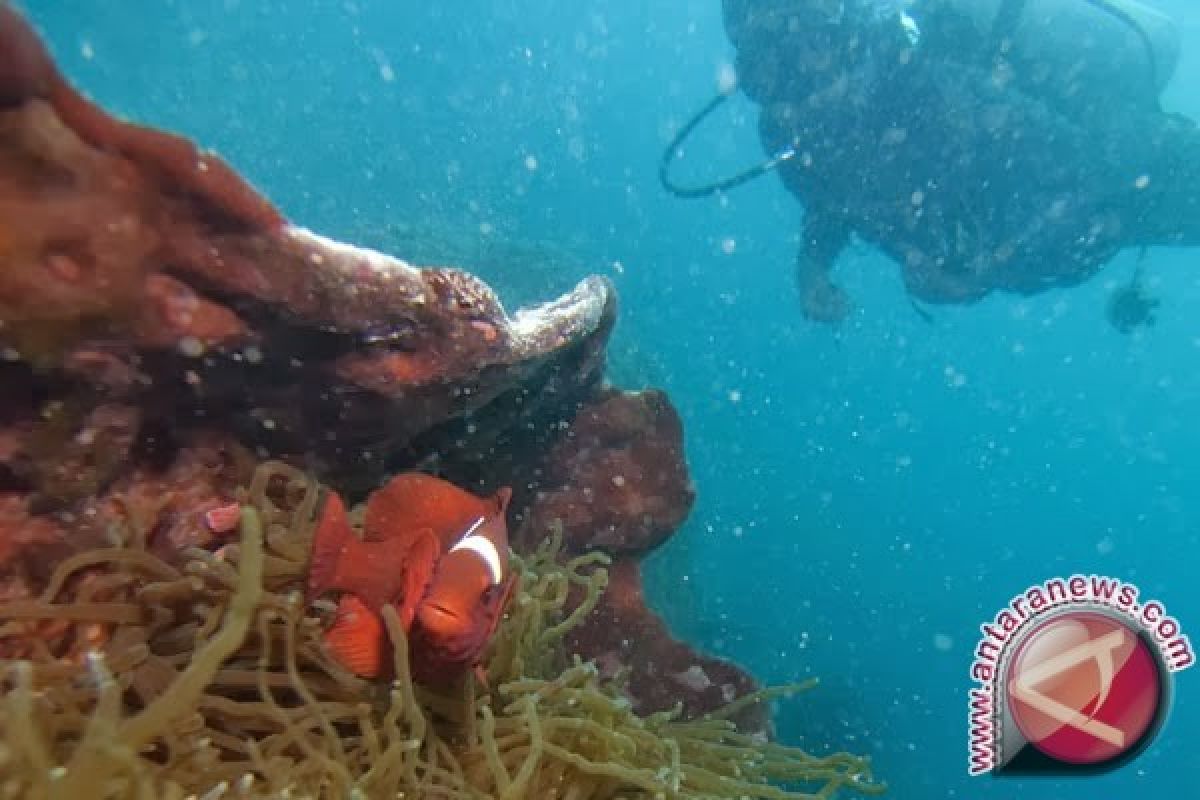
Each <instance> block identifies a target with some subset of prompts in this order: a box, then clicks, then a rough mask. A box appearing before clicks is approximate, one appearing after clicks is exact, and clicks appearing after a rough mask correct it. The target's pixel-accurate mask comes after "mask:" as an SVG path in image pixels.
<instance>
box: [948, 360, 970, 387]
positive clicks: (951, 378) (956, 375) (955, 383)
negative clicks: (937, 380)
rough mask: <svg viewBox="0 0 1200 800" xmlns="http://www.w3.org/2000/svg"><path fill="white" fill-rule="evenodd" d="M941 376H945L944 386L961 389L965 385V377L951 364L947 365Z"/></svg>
mask: <svg viewBox="0 0 1200 800" xmlns="http://www.w3.org/2000/svg"><path fill="white" fill-rule="evenodd" d="M942 374H944V375H945V376H946V385H947V386H949V387H950V388H952V389H961V388H962V387H963V386H966V385H967V376H966V375H964V374H962V373H961V372H959V371H958V370H957V369H955V368H954V365H953V364H947V365H946V368H945V369H944V370H942Z"/></svg>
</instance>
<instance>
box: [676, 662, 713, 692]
mask: <svg viewBox="0 0 1200 800" xmlns="http://www.w3.org/2000/svg"><path fill="white" fill-rule="evenodd" d="M671 679H672V680H673V681H675V682H676V683H678V684H679V685H680V686H683V687H684V688H686V689H689V690H690V691H693V692H703V691H704V690H705V689H707V688H708V687H710V686H712V685H713V684H712V680H711V679H710V678H709V677H708V673H707V672H705V671H704V667H701V666H700V665H699V664H693V665H692V666H690V667H688V668H687V669H685V670H683V671H682V672H677V673H675V674H674V675H672V676H671Z"/></svg>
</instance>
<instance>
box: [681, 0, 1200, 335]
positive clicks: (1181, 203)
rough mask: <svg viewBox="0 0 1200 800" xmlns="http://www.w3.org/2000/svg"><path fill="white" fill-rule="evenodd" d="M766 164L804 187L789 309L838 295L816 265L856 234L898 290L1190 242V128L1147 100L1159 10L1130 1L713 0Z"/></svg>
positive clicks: (1079, 267)
mask: <svg viewBox="0 0 1200 800" xmlns="http://www.w3.org/2000/svg"><path fill="white" fill-rule="evenodd" d="M724 16H725V25H726V29H727V32H728V34H729V37H730V39H731V40H732V42H733V44H734V46H735V48H736V50H737V56H736V64H735V66H736V71H737V77H738V88H740V89H741V90H742V91H743V92H745V94H746V95H747V96H748V97H749V98H750V99H751V100H752V101H754V102H755V103H757V104H758V105H759V106H760V109H761V113H760V119H759V134H760V138H761V140H762V142H763V145H764V147H765V149H766V150H767V152H769V153H771V154H773V155H772V156H771V157H770V158H769V159H768V160H767V161H766V162H764V163H762V164H760V165H758V166H756V167H754V168H752V169H749V170H746V171H745V172H743V173H740V174H738V175H735V176H733V177H732V178H729V179H726V180H723V181H720V182H718V183H714V184H710V185H707V186H701V187H680V186H678V185H676V184H675V183H674V182H673V181H671V180H670V177H669V168H670V164H671V162H672V161H673V160H674V159H675V157H676V155H677V153H678V150H679V145H680V144H681V142H682V140H683V139H684V138H685V137H686V136H687V135H688V134H689V133H690V132H691V131H692V130H693V129H694V128H695V127H696V126H697V125H698V124H699V123H700V121H701V120H702V119H704V117H705V116H707V115H708V114H709V113H711V112H712V111H713V110H714V109H715V108H717V107H718V106H719V105H720V104H721V102H722V100H723V98H724V96H723V95H721V96H718V97H717V98H715V99H714V100H713V101H712V102H711V103H709V104H708V105H707V106H705V108H704V109H703V110H702V111H701V112H700V113H699V114H698V115H696V116H695V117H693V118H692V120H691V121H690V122H689V123H688V124H687V125H685V126H684V127H683V129H682V130H681V131H680V132H679V134H678V135H677V136H676V138H675V139H674V140H673V141H672V142H671V143H670V145H669V146H668V147H667V150H666V152H664V154H663V159H662V161H661V163H660V178H661V179H662V181H663V184H664V185H665V186H666V187H667V188H668V189H670V190H671V191H673V192H674V193H676V194H678V195H681V196H687V197H696V196H704V195H708V194H712V193H715V192H719V191H725V190H728V189H730V188H732V187H733V186H736V185H738V184H739V183H742V182H744V181H747V180H750V179H751V178H754V177H757V176H758V175H761V174H763V173H765V172H768V171H771V170H777V171H778V172H779V174H780V177H781V178H782V180H783V183H784V185H785V186H786V187H787V189H788V190H789V191H790V192H791V193H792V194H794V195H795V196H796V197H797V198H798V199H799V200H800V201H801V203H802V204H803V206H804V209H805V216H804V222H803V230H802V238H801V246H800V252H799V254H798V256H797V275H798V278H799V284H800V292H801V298H802V305H803V310H804V313H805V315H806V316H807V317H809V318H810V319H814V320H818V321H822V322H829V323H835V322H838V321H840V320H842V319H843V318H844V317H845V316H846V315H847V313H848V312H849V311H850V308H851V301H850V299H849V298H848V297H847V295H846V294H845V292H844V291H843V290H842V289H841V288H840V287H839V286H837V284H836V283H835V282H834V281H833V279H832V276H831V273H832V271H833V268H834V265H835V262H836V259H837V257H838V255H839V253H840V252H841V251H842V250H843V249H844V248H845V246H846V245H847V243H848V242H849V240H850V237H851V236H852V235H855V236H858V237H859V238H861V239H862V240H865V241H867V242H870V243H871V244H873V245H874V246H876V247H878V248H879V249H880V250H882V251H883V252H884V253H886V254H887V255H888V256H890V257H891V258H892V259H893V260H895V261H896V262H897V263H899V264H900V266H901V269H902V272H903V276H904V281H905V284H906V286H907V288H908V292H909V294H910V296H911V297H913V298H916V299H919V300H923V301H927V302H931V303H969V302H973V301H976V300H978V299H980V298H982V297H983V296H985V295H986V294H988V293H989V292H992V291H994V290H1005V291H1011V292H1018V293H1023V294H1032V293H1035V292H1038V291H1042V290H1044V289H1047V288H1051V287H1060V286H1071V285H1075V284H1078V283H1080V282H1082V281H1084V280H1086V279H1087V278H1089V277H1090V276H1092V275H1093V274H1095V273H1096V272H1097V271H1098V270H1099V269H1100V268H1101V267H1102V266H1103V265H1104V264H1105V262H1107V261H1108V260H1109V259H1110V258H1112V257H1113V256H1114V255H1115V254H1116V253H1117V252H1118V251H1119V250H1121V249H1122V248H1126V247H1145V246H1149V245H1196V244H1200V129H1198V128H1197V126H1196V124H1195V123H1194V122H1193V121H1192V120H1190V119H1187V118H1186V117H1183V116H1180V115H1176V114H1170V113H1166V112H1164V111H1162V110H1161V109H1160V107H1159V104H1158V97H1159V94H1160V92H1161V90H1162V88H1163V86H1164V85H1165V84H1166V82H1167V80H1168V79H1169V78H1170V75H1171V72H1172V71H1173V69H1174V65H1175V61H1176V59H1177V56H1178V42H1177V36H1176V32H1175V29H1174V27H1173V25H1172V23H1171V22H1170V20H1169V19H1167V18H1166V17H1164V16H1162V15H1161V14H1159V13H1157V12H1156V11H1154V10H1152V9H1149V8H1147V7H1145V6H1142V5H1139V4H1137V3H1136V2H1135V0H991V1H990V2H988V0H912V2H908V1H907V0H844V1H843V0H724Z"/></svg>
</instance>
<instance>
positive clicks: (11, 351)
mask: <svg viewBox="0 0 1200 800" xmlns="http://www.w3.org/2000/svg"><path fill="white" fill-rule="evenodd" d="M0 359H4V360H5V361H20V360H21V353H20V351H18V350H17V349H16V348H13V347H6V348H4V349H3V350H0Z"/></svg>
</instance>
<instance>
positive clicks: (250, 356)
mask: <svg viewBox="0 0 1200 800" xmlns="http://www.w3.org/2000/svg"><path fill="white" fill-rule="evenodd" d="M242 357H243V358H244V359H246V363H247V364H258V363H261V362H262V357H263V354H262V350H260V349H258V347H256V346H255V345H249V346H247V347H246V348H245V349H244V350H242Z"/></svg>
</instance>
